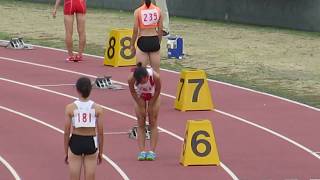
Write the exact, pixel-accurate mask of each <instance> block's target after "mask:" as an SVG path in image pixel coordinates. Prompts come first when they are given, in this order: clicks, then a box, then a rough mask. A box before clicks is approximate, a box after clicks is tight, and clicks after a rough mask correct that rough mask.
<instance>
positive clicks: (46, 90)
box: [0, 78, 239, 180]
mask: <svg viewBox="0 0 320 180" xmlns="http://www.w3.org/2000/svg"><path fill="white" fill-rule="evenodd" d="M0 80H2V81H6V82H10V83H14V84H18V85H22V86H26V87H30V88H34V89H37V90H40V91H45V92H50V93H53V94H57V95H60V96H64V97H68V98H71V99H78V98H77V97H74V96H71V95H68V94H64V93H60V92H57V91H53V90H49V89H44V88H41V87H36V86H33V85H31V84H26V83H22V82H18V81H14V80H10V79H5V78H0ZM101 106H102V107H103V108H104V109H107V110H109V111H112V112H115V113H118V114H121V115H123V116H126V117H129V118H131V119H134V120H137V118H136V117H135V116H132V115H130V114H127V113H124V112H121V111H119V110H116V109H112V108H109V107H107V106H103V105H101ZM158 129H159V130H161V131H163V132H165V133H167V134H169V135H171V136H173V137H175V138H177V139H179V140H180V141H184V139H183V138H182V137H180V136H178V135H176V134H174V133H173V132H170V131H168V130H166V129H163V128H161V127H158ZM220 165H221V167H222V168H223V169H224V170H225V171H226V172H227V173H228V174H229V176H231V177H232V179H234V180H238V179H239V178H238V177H237V176H236V175H235V174H234V173H233V172H232V171H231V170H230V169H229V168H228V167H227V166H226V165H224V164H223V163H222V162H220Z"/></svg>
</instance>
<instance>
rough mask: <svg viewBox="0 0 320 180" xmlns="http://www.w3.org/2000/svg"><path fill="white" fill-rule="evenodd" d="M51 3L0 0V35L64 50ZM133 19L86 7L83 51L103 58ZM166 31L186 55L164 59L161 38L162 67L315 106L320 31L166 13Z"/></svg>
mask: <svg viewBox="0 0 320 180" xmlns="http://www.w3.org/2000/svg"><path fill="white" fill-rule="evenodd" d="M52 7H53V4H35V3H27V2H22V1H17V0H0V19H1V25H0V39H9V37H13V36H23V37H24V39H26V40H28V41H29V42H30V43H32V44H40V45H45V46H50V47H57V48H64V26H63V13H62V6H61V7H60V9H59V12H58V16H57V18H56V19H53V18H52V17H51V10H52ZM132 18H133V17H132V13H131V12H122V11H116V10H106V9H89V10H88V13H87V43H88V45H87V49H86V53H89V54H95V55H100V56H103V54H104V48H105V42H106V39H107V38H108V32H109V31H110V30H111V29H113V28H131V27H132ZM171 30H172V32H171V33H173V34H178V35H181V36H182V37H183V39H184V47H185V49H184V51H185V54H186V56H185V58H184V59H183V60H172V59H167V58H166V51H167V50H166V44H165V42H163V43H162V50H161V54H162V63H161V66H162V67H163V68H167V69H174V70H181V69H182V68H200V69H204V70H206V72H207V73H208V75H209V77H210V78H211V79H215V80H220V81H224V82H229V83H232V84H236V85H240V86H243V87H249V88H251V89H256V90H259V91H263V92H268V93H271V94H274V95H278V96H281V97H285V98H289V99H292V100H296V101H299V102H302V103H305V104H309V105H311V106H314V107H318V108H320V33H315V32H313V33H312V32H303V31H294V30H287V29H277V28H271V27H259V26H249V25H240V24H231V23H222V22H212V21H202V20H193V19H186V18H178V17H171ZM75 35H76V33H75ZM74 37H75V44H77V38H76V36H74ZM213 91H214V90H213Z"/></svg>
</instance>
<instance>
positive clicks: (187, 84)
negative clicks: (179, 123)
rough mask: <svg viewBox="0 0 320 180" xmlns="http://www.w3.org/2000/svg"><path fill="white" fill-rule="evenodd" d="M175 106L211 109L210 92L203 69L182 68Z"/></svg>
mask: <svg viewBox="0 0 320 180" xmlns="http://www.w3.org/2000/svg"><path fill="white" fill-rule="evenodd" d="M175 108H176V109H179V110H181V111H187V110H213V104H212V101H211V92H210V89H209V86H208V82H207V78H206V74H205V72H204V71H203V70H188V71H187V70H183V71H182V72H181V73H180V81H179V83H178V87H177V94H176V100H175Z"/></svg>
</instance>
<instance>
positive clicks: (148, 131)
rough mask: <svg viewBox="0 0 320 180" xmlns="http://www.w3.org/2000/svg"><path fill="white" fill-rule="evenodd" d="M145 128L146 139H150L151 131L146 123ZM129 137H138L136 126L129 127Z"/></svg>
mask: <svg viewBox="0 0 320 180" xmlns="http://www.w3.org/2000/svg"><path fill="white" fill-rule="evenodd" d="M145 129H146V139H147V140H150V138H151V131H150V128H149V125H146V127H145ZM129 138H130V139H137V138H138V126H133V128H132V129H130V131H129Z"/></svg>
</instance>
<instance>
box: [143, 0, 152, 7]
mask: <svg viewBox="0 0 320 180" xmlns="http://www.w3.org/2000/svg"><path fill="white" fill-rule="evenodd" d="M144 3H145V4H146V6H147V7H148V8H149V7H150V4H151V0H144Z"/></svg>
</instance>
